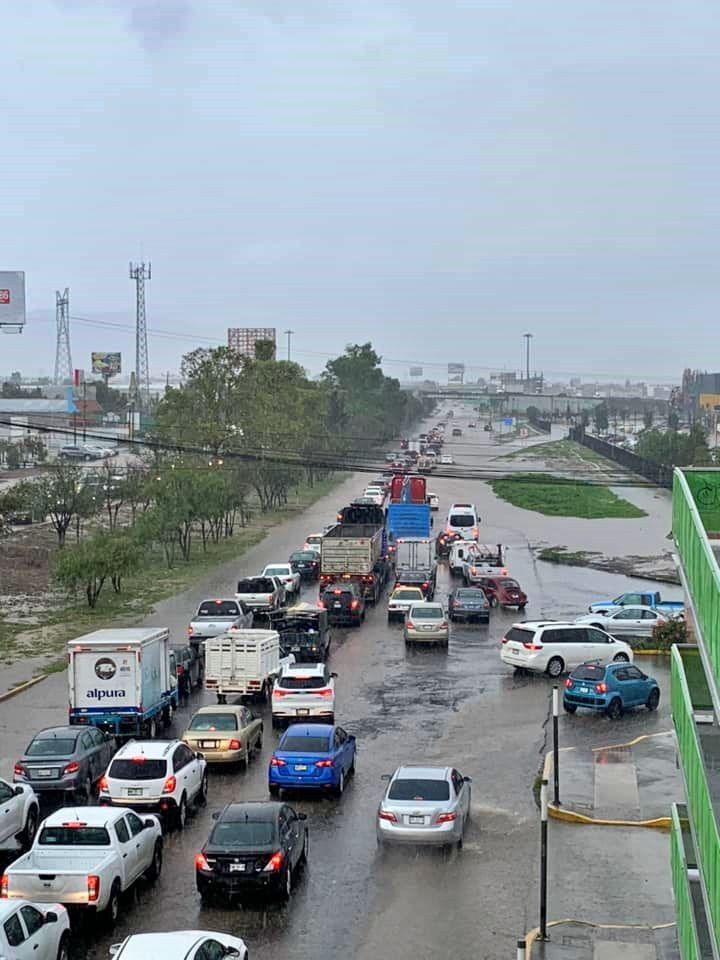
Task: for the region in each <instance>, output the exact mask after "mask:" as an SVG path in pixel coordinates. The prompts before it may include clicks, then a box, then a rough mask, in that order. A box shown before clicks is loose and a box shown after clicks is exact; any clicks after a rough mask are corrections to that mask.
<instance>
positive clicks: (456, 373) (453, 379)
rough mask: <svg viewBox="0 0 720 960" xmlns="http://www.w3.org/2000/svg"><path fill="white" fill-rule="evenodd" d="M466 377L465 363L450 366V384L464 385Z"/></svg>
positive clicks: (450, 364)
mask: <svg viewBox="0 0 720 960" xmlns="http://www.w3.org/2000/svg"><path fill="white" fill-rule="evenodd" d="M464 377H465V364H464V363H449V364H448V377H447V378H448V383H462V382H463V379H464Z"/></svg>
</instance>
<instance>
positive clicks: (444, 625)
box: [440, 620, 448, 627]
mask: <svg viewBox="0 0 720 960" xmlns="http://www.w3.org/2000/svg"><path fill="white" fill-rule="evenodd" d="M447 625H448V622H447V620H443V622H442V623H441V624H440V626H441V627H446V626H447Z"/></svg>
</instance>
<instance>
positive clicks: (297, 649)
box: [290, 647, 300, 653]
mask: <svg viewBox="0 0 720 960" xmlns="http://www.w3.org/2000/svg"><path fill="white" fill-rule="evenodd" d="M290 652H291V653H300V647H290Z"/></svg>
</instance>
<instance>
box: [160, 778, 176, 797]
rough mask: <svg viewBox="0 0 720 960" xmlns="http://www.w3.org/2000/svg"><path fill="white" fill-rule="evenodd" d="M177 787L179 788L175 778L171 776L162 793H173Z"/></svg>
mask: <svg viewBox="0 0 720 960" xmlns="http://www.w3.org/2000/svg"><path fill="white" fill-rule="evenodd" d="M176 786H177V780H176V779H175V777H174V776H172V775H171V776H169V777H168V778H167V780H166V781H165V785H164V786H163V790H162V792H163V793H173V792H174V790H175V787H176Z"/></svg>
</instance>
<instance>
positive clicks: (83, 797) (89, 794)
mask: <svg viewBox="0 0 720 960" xmlns="http://www.w3.org/2000/svg"><path fill="white" fill-rule="evenodd" d="M76 796H77V799H78V800H79V801H80V802H81V803H84V804H85V805H87V806H89V805H90V804H91V803H92V802H93V782H92V780H91V779H90V777H86V778H85V782H84V783H83V785H82V786H81V787H80V789H79V790H77V791H76Z"/></svg>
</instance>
